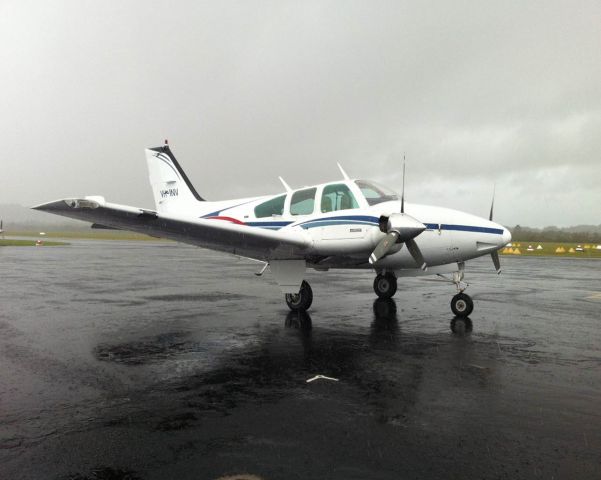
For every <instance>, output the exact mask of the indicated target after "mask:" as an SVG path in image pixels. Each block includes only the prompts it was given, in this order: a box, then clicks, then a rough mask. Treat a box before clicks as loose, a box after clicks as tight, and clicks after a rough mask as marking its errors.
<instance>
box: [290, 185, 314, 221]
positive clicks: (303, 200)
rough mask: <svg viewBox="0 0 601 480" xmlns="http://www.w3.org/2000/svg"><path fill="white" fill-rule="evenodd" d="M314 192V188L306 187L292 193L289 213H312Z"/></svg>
mask: <svg viewBox="0 0 601 480" xmlns="http://www.w3.org/2000/svg"><path fill="white" fill-rule="evenodd" d="M315 192H317V189H316V188H307V189H306V190H299V191H298V192H294V193H293V194H292V199H291V200H290V213H291V214H292V215H309V214H311V213H313V210H314V208H315Z"/></svg>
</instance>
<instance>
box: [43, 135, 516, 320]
mask: <svg viewBox="0 0 601 480" xmlns="http://www.w3.org/2000/svg"><path fill="white" fill-rule="evenodd" d="M146 160H147V163H148V173H149V177H150V184H151V187H152V192H153V194H154V199H155V203H156V211H154V210H146V209H143V208H137V207H129V206H125V205H118V204H114V203H109V202H107V201H105V199H104V198H103V197H99V196H88V197H83V198H67V199H64V200H57V201H55V202H50V203H46V204H43V205H38V206H36V207H33V208H35V209H36V210H42V211H46V212H50V213H54V214H56V215H63V216H65V217H71V218H76V219H79V220H84V221H88V222H93V223H96V224H100V225H104V226H107V227H112V228H117V229H124V230H132V231H134V232H139V233H145V234H148V235H152V236H155V237H163V238H168V239H171V240H176V241H178V242H183V243H189V244H192V245H197V246H199V247H203V248H209V249H213V250H218V251H221V252H228V253H232V254H234V255H238V256H242V257H248V258H251V259H255V260H259V261H262V262H264V263H265V266H264V267H263V269H262V270H261V272H259V273H258V275H261V274H262V273H263V272H264V271H265V269H266V268H267V266H269V268H270V270H271V272H272V274H273V276H274V277H275V280H276V282H277V283H278V285H279V286H280V288H281V290H282V292H283V293H284V294H285V298H286V303H287V304H288V307H290V309H291V310H306V309H308V308H309V307H310V306H311V303H312V301H313V292H312V290H311V287H310V286H309V284H308V283H307V282H306V281H305V280H304V276H305V271H306V269H307V268H312V269H314V270H318V271H327V270H329V269H330V268H345V269H355V268H356V269H374V270H375V272H376V278H375V281H374V285H373V287H374V291H375V292H376V294H377V295H378V296H379V297H381V298H391V297H392V296H393V295H394V294H395V292H396V290H397V277H399V276H417V275H429V274H438V275H441V276H442V274H445V273H452V274H453V278H452V280H450V281H452V282H454V283H455V284H456V285H457V289H458V290H459V293H458V294H457V295H455V296H454V297H453V299H452V301H451V309H452V311H453V313H454V314H455V315H457V316H460V317H467V316H468V315H469V314H470V313H471V312H472V310H473V302H472V300H471V298H470V297H469V296H468V295H466V294H465V293H463V290H464V288H463V287H462V282H461V280H462V279H463V271H464V265H465V263H464V262H465V261H466V260H470V259H472V258H476V257H480V256H482V255H491V256H492V259H493V262H494V265H495V267H496V269H497V272H500V264H499V256H498V250H499V249H500V248H502V247H503V246H505V245H506V244H507V243H508V242H509V241H510V240H511V235H510V233H509V231H508V230H507V229H505V228H504V227H502V226H501V225H498V224H496V223H493V222H492V213H493V209H492V206H491V211H490V218H489V220H486V219H483V218H479V217H476V216H474V215H470V214H467V213H463V212H459V211H456V210H450V209H448V208H442V207H431V206H425V205H414V204H409V203H407V204H405V200H404V192H403V195H402V196H401V198H400V199H399V198H398V196H397V194H396V193H395V192H393V191H392V190H390V189H388V188H386V187H383V186H381V185H378V184H377V183H374V182H371V181H368V180H353V179H351V178H349V177H348V175H347V174H346V173H345V172H344V170H343V169H342V167H340V165H338V166H339V168H340V171H341V172H342V175H343V177H344V179H343V180H340V181H336V182H330V183H324V184H321V185H315V186H311V187H303V188H299V189H296V190H294V189H292V188H290V187H289V186H288V185H287V184H286V182H285V181H284V180H283V179H282V178H280V180H281V181H282V183H283V184H284V187H285V188H286V192H285V193H280V194H278V195H269V196H264V197H255V198H244V199H237V200H224V201H216V202H209V201H207V200H205V199H204V198H202V197H201V196H200V195H198V193H197V192H196V190H195V189H194V187H193V186H192V184H191V182H190V180H189V179H188V177H187V175H186V174H185V173H184V171H183V169H182V168H181V166H180V165H179V163H178V162H177V160H176V159H175V157H174V156H173V153H172V152H171V149H170V148H169V146H168V144H167V141H165V145H164V146H162V147H156V148H150V149H147V150H146ZM403 190H404V172H403ZM403 246H405V248H403Z"/></svg>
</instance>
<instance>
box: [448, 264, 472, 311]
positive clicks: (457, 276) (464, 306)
mask: <svg viewBox="0 0 601 480" xmlns="http://www.w3.org/2000/svg"><path fill="white" fill-rule="evenodd" d="M464 269H465V264H464V263H463V262H461V263H460V264H459V271H458V272H455V273H454V274H453V283H454V284H455V286H456V287H457V290H459V293H458V294H457V295H455V296H454V297H453V298H452V299H451V310H452V311H453V313H454V314H455V316H456V317H459V318H467V317H468V316H469V314H470V313H472V311H473V310H474V302H473V301H472V298H471V297H470V296H469V295H468V294H466V293H463V291H464V290H465V289H466V288H467V287H468V284H467V283H465V286H464V287H461V283H462V282H461V281H462V280H463V272H464Z"/></svg>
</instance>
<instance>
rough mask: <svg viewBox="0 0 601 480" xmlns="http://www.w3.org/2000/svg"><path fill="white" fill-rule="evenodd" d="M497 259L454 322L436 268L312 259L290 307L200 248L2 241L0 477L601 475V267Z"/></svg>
mask: <svg viewBox="0 0 601 480" xmlns="http://www.w3.org/2000/svg"><path fill="white" fill-rule="evenodd" d="M502 261H503V264H504V270H505V271H504V273H503V275H501V276H500V277H497V276H496V275H495V274H494V270H493V266H492V264H491V262H490V259H480V260H477V261H474V262H470V263H468V270H467V275H466V280H467V281H468V282H470V283H471V286H470V287H469V288H468V290H467V293H469V294H471V295H472V297H473V298H474V303H475V310H474V313H473V314H472V315H471V324H470V322H467V323H465V322H461V321H460V322H455V323H454V324H453V327H454V329H455V333H454V332H453V331H452V330H451V324H452V323H453V322H452V314H451V312H450V308H449V301H450V298H451V296H452V294H453V293H454V287H453V286H452V285H447V284H444V283H439V282H434V281H431V280H423V279H422V280H420V279H405V280H401V281H400V282H399V291H398V293H397V295H396V297H395V303H386V302H379V303H378V302H374V298H375V296H374V293H373V291H372V287H371V283H372V281H373V275H372V274H371V273H368V272H363V273H361V272H359V273H357V272H329V273H326V274H323V273H310V274H309V275H308V280H309V282H310V283H311V285H312V286H313V291H314V295H315V298H314V304H313V307H312V308H311V310H310V315H307V316H302V315H295V314H291V313H289V312H288V309H287V307H286V305H285V304H284V302H283V298H282V296H281V295H280V293H279V290H278V289H277V287H276V286H275V284H274V281H273V279H272V278H271V276H270V275H269V274H268V273H267V274H266V275H265V276H264V277H263V278H257V277H255V276H254V275H253V272H254V271H256V270H257V269H258V267H260V265H259V264H254V263H252V262H249V261H246V260H237V259H235V258H234V257H228V256H222V255H220V254H215V253H212V252H207V251H203V250H199V249H195V248H190V247H186V246H179V245H175V244H171V243H152V242H148V243H147V242H139V243H137V242H122V243H120V242H101V241H87V242H85V241H76V242H75V243H73V244H72V245H71V246H67V247H43V248H33V247H32V248H11V247H4V248H1V249H0V265H1V267H0V271H1V272H2V288H1V289H0V302H1V303H0V380H1V383H0V478H2V479H4V478H6V479H9V478H10V479H17V478H35V479H37V478H49V479H60V480H62V479H71V480H75V479H77V480H83V479H167V478H181V479H215V478H219V477H226V478H228V476H234V475H236V474H242V473H246V474H252V475H256V476H257V477H259V478H261V479H295V478H299V479H308V478H310V479H405V478H406V479H424V478H457V479H459V478H494V479H498V478H507V479H518V478H545V479H551V478H555V479H559V478H569V479H578V478H582V479H594V478H601V315H600V310H601V293H600V292H601V280H600V271H601V262H599V261H595V260H570V259H551V258H502ZM470 327H471V328H472V331H471V332H470ZM316 374H321V375H326V376H329V377H333V378H336V379H338V381H333V380H324V379H319V380H315V381H313V382H310V383H307V382H306V380H307V379H309V378H311V377H313V376H314V375H316Z"/></svg>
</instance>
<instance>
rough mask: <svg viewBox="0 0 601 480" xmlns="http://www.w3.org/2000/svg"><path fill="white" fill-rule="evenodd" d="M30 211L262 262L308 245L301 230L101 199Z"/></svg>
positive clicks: (296, 253) (300, 252) (294, 255)
mask: <svg viewBox="0 0 601 480" xmlns="http://www.w3.org/2000/svg"><path fill="white" fill-rule="evenodd" d="M33 209H35V210H41V211H44V212H48V213H54V214H55V215H62V216H64V217H70V218H75V219H77V220H84V221H86V222H92V223H98V224H101V225H105V226H107V227H114V228H119V229H122V230H131V231H134V232H138V233H143V234H146V235H152V236H154V237H161V238H168V239H171V240H176V241H178V242H182V243H188V244H191V245H196V246H198V247H203V248H209V249H211V250H218V251H221V252H227V253H232V254H234V255H240V256H243V257H249V258H254V259H258V260H264V261H269V260H274V259H302V258H304V256H305V252H306V250H307V249H308V248H309V247H310V246H311V244H312V242H311V239H310V237H309V236H308V235H307V234H306V232H305V231H304V230H303V229H302V228H299V229H298V230H296V229H294V230H290V231H271V230H267V229H262V228H257V227H249V226H246V225H236V224H232V223H228V222H225V221H222V220H205V219H202V218H190V217H183V216H177V215H172V214H158V213H157V212H155V211H151V210H145V209H142V208H137V207H129V206H126V205H117V204H114V203H108V202H105V200H104V198H103V197H84V198H67V199H63V200H56V201H54V202H50V203H45V204H42V205H37V206H35V207H33Z"/></svg>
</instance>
